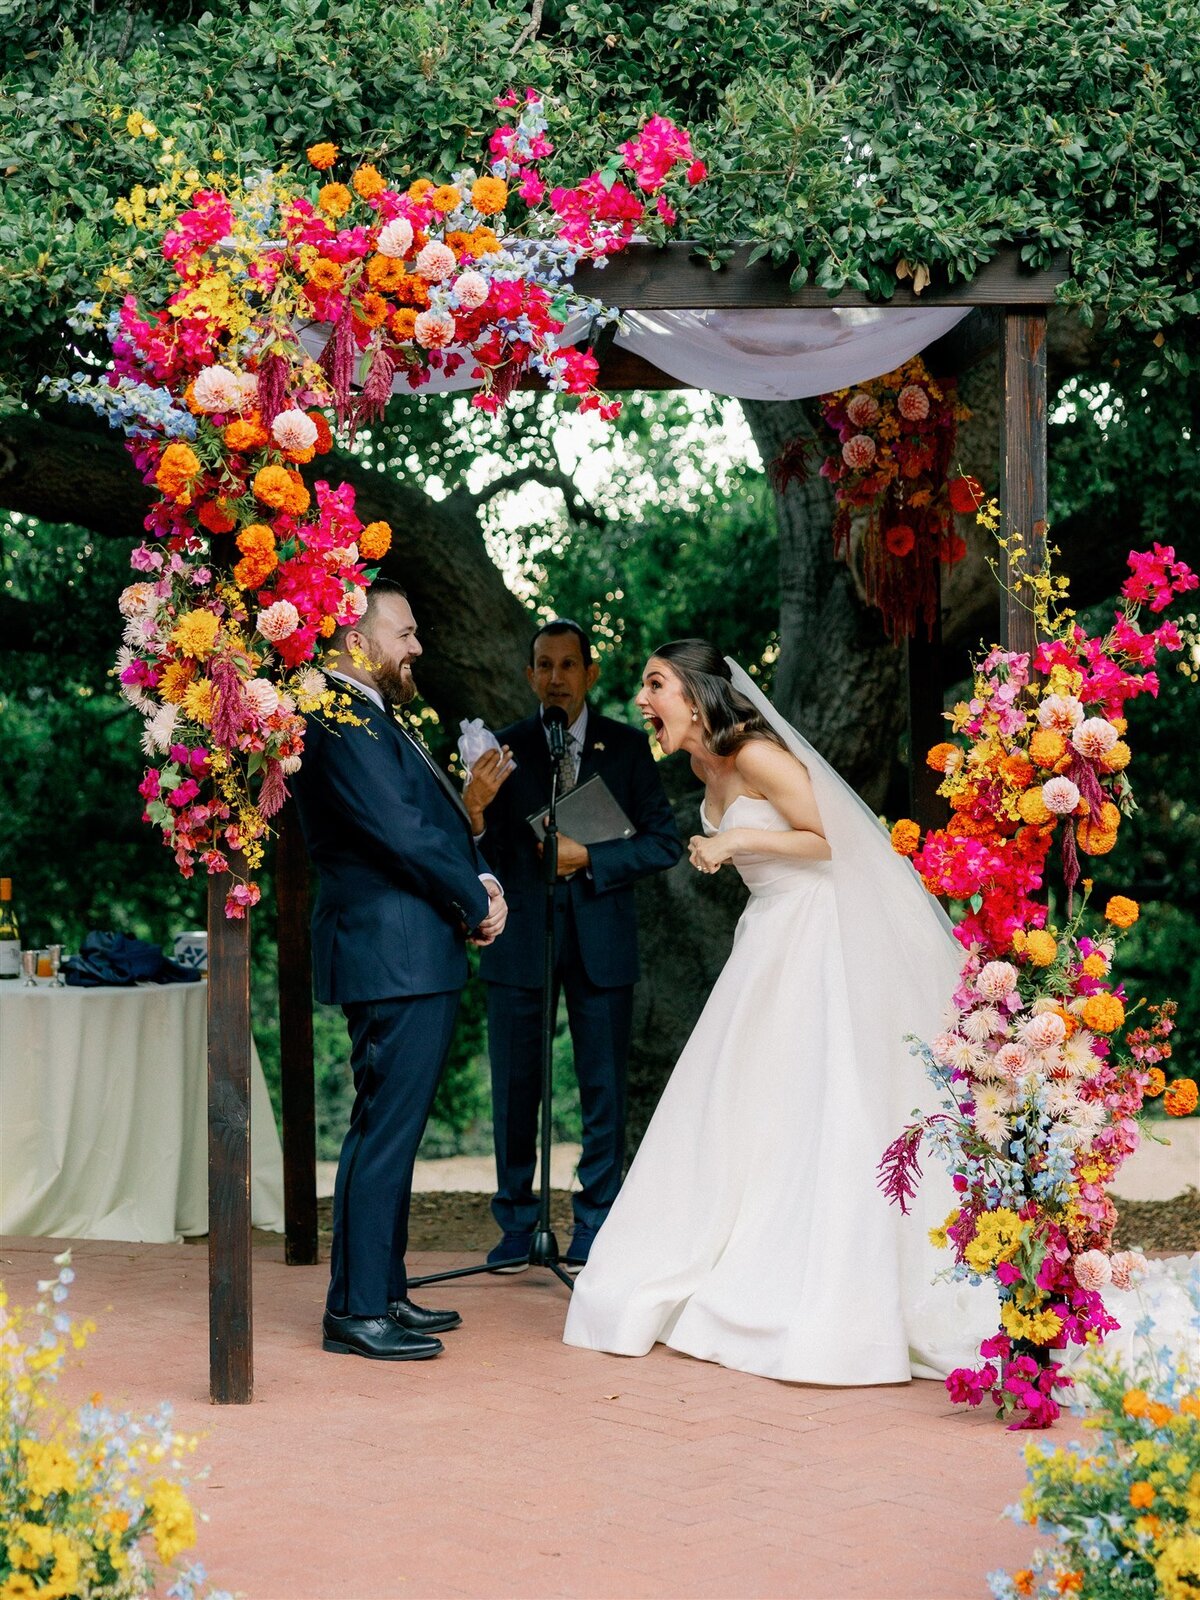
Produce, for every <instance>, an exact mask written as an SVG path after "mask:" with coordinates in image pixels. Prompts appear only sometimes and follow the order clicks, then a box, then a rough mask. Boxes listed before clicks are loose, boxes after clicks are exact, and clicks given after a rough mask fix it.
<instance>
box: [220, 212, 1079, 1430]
mask: <svg viewBox="0 0 1200 1600" xmlns="http://www.w3.org/2000/svg"><path fill="white" fill-rule="evenodd" d="M751 251H752V247H751V246H749V245H744V246H741V247H739V248H738V249H737V250H735V252H734V254H733V256H732V258H731V259H730V260H729V261H728V262H727V263H726V264H725V265H724V266H722V267H721V268H720V269H719V270H718V271H715V272H714V271H712V270H710V268H709V267H708V265H707V263H705V262H704V261H703V260H700V259H698V258H697V257H696V256H695V254H694V252H693V249H692V246H691V245H689V244H686V243H682V244H670V245H667V246H666V247H665V248H663V249H658V248H655V247H652V246H649V245H635V246H632V247H630V248H629V249H628V250H626V251H625V252H624V253H623V254H621V255H618V256H615V257H613V258H612V260H611V261H610V262H609V263H608V265H607V266H606V267H605V269H604V271H603V273H598V272H596V270H595V268H593V267H591V266H588V265H584V266H581V267H580V268H579V270H578V272H577V275H576V283H577V285H578V287H579V288H580V290H581V291H583V292H584V293H585V294H586V293H592V294H594V295H595V296H596V297H597V298H601V299H603V300H604V302H605V303H606V304H608V305H614V306H619V307H620V308H621V309H622V310H629V311H637V310H642V311H661V310H717V309H728V310H733V309H743V310H751V309H754V310H785V309H792V310H796V311H801V312H802V311H804V310H827V309H829V308H839V307H873V308H876V309H882V310H885V311H886V310H887V309H888V307H889V306H891V307H892V308H896V307H912V306H965V307H969V308H971V309H972V315H971V316H970V317H968V318H966V319H964V321H963V322H962V323H961V324H960V325H959V327H958V328H957V329H956V330H954V332H953V333H951V334H950V335H948V336H947V338H946V339H945V340H942V341H939V364H940V365H941V366H942V368H943V369H945V368H951V369H953V368H954V367H956V365H958V364H959V363H961V362H963V361H964V360H965V359H967V353H968V352H970V355H971V356H973V357H977V356H978V355H979V354H981V353H982V352H983V350H984V349H986V348H987V347H988V345H989V344H990V343H992V342H996V341H998V343H999V346H1000V381H1001V388H1002V396H1001V399H1002V406H1001V439H1000V447H1001V449H1000V459H1001V482H1000V503H1001V510H1002V514H1003V517H1004V522H1005V526H1006V528H1008V529H1015V530H1018V531H1020V532H1021V533H1022V534H1023V535H1024V548H1025V551H1026V555H1025V558H1024V559H1025V560H1026V561H1028V562H1031V563H1033V564H1034V565H1036V564H1037V563H1038V562H1039V561H1040V557H1041V552H1042V550H1043V549H1044V543H1045V531H1046V495H1047V490H1046V357H1045V345H1046V313H1047V309H1048V307H1049V306H1050V304H1051V303H1052V302H1053V299H1054V295H1055V290H1056V289H1057V287H1058V285H1059V284H1060V283H1062V282H1063V281H1064V279H1065V277H1066V268H1065V262H1062V261H1058V262H1056V263H1055V264H1054V266H1053V267H1051V268H1049V269H1043V270H1038V271H1028V270H1027V269H1026V268H1025V267H1024V266H1023V264H1022V262H1021V259H1020V251H1019V249H1018V248H1017V247H1016V246H1010V247H1008V248H1007V249H1004V250H1002V251H1000V252H999V253H998V254H997V255H996V257H995V258H994V259H993V260H992V261H990V262H988V263H987V264H985V265H984V266H982V267H980V269H979V271H978V272H977V273H976V275H975V276H974V277H973V278H972V279H970V280H969V281H967V282H963V283H958V284H950V283H948V282H946V281H945V280H944V279H943V280H939V279H938V278H937V277H936V276H935V278H934V279H933V281H932V282H931V283H930V284H929V285H928V287H926V288H925V290H924V292H923V293H922V294H921V295H920V296H919V297H918V296H916V295H915V294H914V293H913V291H912V287H911V279H907V280H905V281H903V282H901V283H900V284H899V285H898V287H897V290H896V294H895V297H894V299H893V300H891V301H889V302H885V303H884V304H883V305H882V306H881V305H880V303H879V302H878V301H875V300H872V299H871V298H870V297H869V296H868V295H866V294H864V293H863V292H861V291H860V290H856V289H847V290H843V291H842V292H841V293H839V294H837V295H834V296H833V297H830V296H829V295H828V294H826V293H825V291H824V290H823V289H819V288H816V287H814V286H812V285H811V284H806V285H803V286H801V287H798V288H793V287H792V285H791V281H790V275H789V273H788V272H787V271H786V269H781V268H777V267H774V266H772V265H771V264H770V263H769V262H768V261H766V260H760V261H757V262H751V261H750V259H749V258H750V255H751ZM599 383H600V387H602V388H608V389H678V388H683V387H686V385H684V384H681V383H680V382H679V381H678V380H677V379H675V378H672V377H670V376H669V375H668V374H667V373H664V372H661V371H659V369H658V368H656V367H654V366H652V365H651V364H650V363H649V362H647V361H644V360H642V359H640V358H638V357H636V356H633V355H631V354H629V353H628V352H625V351H622V350H620V349H619V348H617V347H612V348H610V349H609V350H608V351H607V353H606V354H605V355H604V357H603V358H602V360H601V367H600V378H599ZM1014 575H1015V574H1013V573H1012V572H1011V571H1010V572H1009V573H1008V574H1006V578H1007V580H1008V590H1009V592H1008V593H1007V594H1006V597H1005V603H1004V608H1003V617H1002V637H1003V639H1004V642H1005V644H1006V646H1007V648H1009V649H1012V650H1026V649H1029V648H1031V646H1032V643H1033V632H1032V621H1031V619H1030V617H1029V615H1028V613H1027V612H1026V611H1025V610H1024V608H1023V607H1021V606H1020V605H1018V604H1017V603H1016V601H1015V600H1014V598H1013V596H1012V594H1011V578H1012V576H1014ZM908 711H909V740H910V749H911V751H912V752H913V759H912V761H911V774H912V790H913V814H914V816H915V817H916V818H917V820H918V821H921V822H922V823H924V822H926V821H928V820H929V819H930V817H931V815H933V814H934V812H933V807H934V806H935V805H936V796H935V790H936V786H937V781H938V780H937V776H936V774H933V773H931V772H929V771H927V770H926V769H925V767H924V763H923V762H921V761H920V760H919V759H918V758H917V756H916V752H918V751H920V750H923V749H925V748H927V747H928V746H929V745H932V744H935V743H936V742H937V740H938V738H939V737H940V733H941V728H942V723H941V677H940V670H939V641H938V639H937V637H935V638H934V639H933V640H932V641H927V640H925V639H924V638H923V637H920V636H918V638H916V639H914V640H913V641H911V642H910V644H909V646H908ZM280 822H281V827H280V837H279V852H278V858H277V867H276V892H277V903H278V941H279V1011H280V1055H281V1061H282V1079H283V1152H284V1204H285V1218H286V1237H285V1255H286V1259H287V1261H288V1262H289V1263H291V1264H294V1265H306V1264H312V1263H313V1262H315V1261H316V1259H317V1205H316V1145H315V1106H314V1082H313V1049H312V974H311V964H310V959H309V944H308V877H307V872H308V869H307V862H306V859H305V855H304V847H303V842H302V841H301V839H300V836H299V829H298V827H297V825H296V821H295V817H294V814H293V812H292V809H291V808H290V807H288V808H286V809H285V811H284V813H283V814H282V816H281V818H280ZM220 882H221V880H219V879H214V880H212V882H211V884H210V895H209V1347H210V1380H209V1382H210V1393H211V1397H212V1399H213V1401H214V1403H217V1404H245V1403H247V1402H248V1401H249V1400H250V1399H251V1398H252V1396H253V1387H254V1378H253V1315H252V1275H251V1261H250V1203H249V1196H250V1138H249V1130H250V1024H249V1008H250V993H249V971H250V968H249V961H250V945H249V929H248V922H247V921H242V922H231V921H228V920H227V919H226V918H225V916H224V913H223V904H224V890H223V887H222V888H221V889H220V890H219V892H218V888H217V886H218V885H219V884H220Z"/></svg>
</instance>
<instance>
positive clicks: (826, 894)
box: [564, 663, 998, 1384]
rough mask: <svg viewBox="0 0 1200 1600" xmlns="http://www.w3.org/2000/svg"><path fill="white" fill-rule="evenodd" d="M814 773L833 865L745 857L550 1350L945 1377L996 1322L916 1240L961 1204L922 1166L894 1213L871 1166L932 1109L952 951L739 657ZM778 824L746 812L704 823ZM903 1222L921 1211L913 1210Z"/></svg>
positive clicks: (850, 801)
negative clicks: (742, 897) (715, 956)
mask: <svg viewBox="0 0 1200 1600" xmlns="http://www.w3.org/2000/svg"><path fill="white" fill-rule="evenodd" d="M731 666H732V667H733V673H734V683H735V685H736V687H737V688H738V689H739V690H741V691H742V692H743V693H744V694H747V695H748V696H749V697H750V698H752V699H753V700H754V702H755V704H756V706H757V707H758V708H759V709H760V710H762V712H763V714H764V716H766V717H767V719H768V720H769V721H770V722H771V724H772V725H773V726H774V727H776V729H777V730H778V731H779V732H780V734H781V736H783V737H784V738H785V739H786V741H787V743H788V745H789V746H790V747H791V748H792V750H793V753H794V754H796V756H797V757H798V759H800V760H801V761H803V762H804V764H805V766H806V768H807V770H808V773H809V776H810V778H811V780H812V784H813V791H814V794H815V797H816V801H817V806H818V809H819V811H820V814H821V818H822V826H823V828H824V830H825V835H826V838H827V840H828V841H829V845H830V851H831V857H832V859H831V860H829V861H820V862H817V861H798V860H795V859H791V860H787V859H784V858H782V857H777V856H769V855H737V856H735V857H734V859H733V865H734V866H735V867H736V869H737V871H738V872H739V873H740V875H741V877H742V879H743V880H744V882H745V884H746V886H747V888H748V889H749V891H750V897H749V900H748V902H747V905H746V909H745V911H744V912H743V914H742V917H741V920H740V922H739V923H738V927H737V931H736V934H735V937H734V944H733V949H732V951H731V953H730V956H729V959H728V961H727V963H726V965H725V967H724V969H723V970H722V972H721V974H720V976H719V977H718V979H717V982H716V984H715V986H714V988H713V991H712V993H711V995H710V996H709V999H708V1002H707V1004H706V1005H705V1007H704V1011H703V1013H702V1014H701V1017H700V1020H699V1021H698V1023H697V1024H696V1028H695V1030H694V1032H693V1033H692V1036H691V1038H690V1039H689V1040H688V1042H687V1045H686V1046H685V1048H684V1051H683V1054H682V1055H681V1056H680V1058H679V1061H678V1063H677V1065H676V1067H675V1070H674V1072H673V1074H672V1076H671V1079H670V1081H669V1082H668V1084H667V1086H666V1089H665V1090H664V1092H663V1096H662V1099H661V1101H660V1103H659V1106H658V1109H657V1110H656V1112H655V1114H654V1117H653V1119H652V1120H651V1123H650V1126H649V1128H648V1129H647V1131H646V1134H645V1137H644V1139H643V1141H642V1145H641V1148H640V1149H639V1151H638V1154H637V1157H636V1159H635V1160H634V1162H633V1165H632V1167H631V1168H630V1171H629V1175H628V1177H627V1178H626V1180H625V1183H624V1186H623V1187H622V1189H621V1192H620V1194H619V1195H618V1196H617V1200H616V1203H615V1204H614V1206H613V1208H612V1211H611V1213H610V1214H609V1217H608V1220H607V1221H606V1222H605V1224H604V1226H603V1228H602V1229H601V1230H600V1233H599V1234H598V1236H597V1238H596V1240H595V1243H594V1244H593V1246H592V1251H591V1257H590V1259H589V1261H588V1264H587V1266H586V1267H585V1268H584V1269H583V1271H582V1272H581V1273H580V1275H579V1277H578V1278H577V1279H576V1282H575V1290H574V1294H573V1295H572V1298H571V1306H570V1310H569V1313H568V1316H567V1323H566V1328H565V1331H564V1339H565V1340H566V1342H567V1343H568V1344H572V1345H579V1346H583V1347H585V1348H588V1349H594V1350H607V1351H611V1352H615V1353H617V1354H621V1355H644V1354H645V1353H646V1352H647V1351H648V1350H649V1349H650V1348H651V1347H652V1346H653V1345H654V1344H655V1343H656V1342H661V1343H663V1344H666V1345H669V1346H670V1347H671V1348H672V1349H675V1350H679V1351H683V1352H685V1353H687V1354H688V1355H692V1356H698V1357H700V1358H702V1359H704V1360H708V1361H716V1362H720V1363H721V1364H722V1365H724V1366H728V1367H735V1368H738V1369H739V1370H741V1371H745V1372H754V1373H761V1374H762V1375H764V1376H766V1377H771V1378H782V1379H789V1380H792V1381H795V1382H804V1383H819V1384H874V1383H899V1382H905V1381H907V1380H908V1378H909V1377H910V1376H920V1377H941V1376H944V1375H945V1374H946V1373H947V1372H948V1371H950V1370H951V1368H952V1367H955V1366H958V1365H961V1364H963V1363H965V1362H969V1361H971V1360H972V1358H973V1356H974V1353H975V1350H976V1348H977V1345H978V1341H979V1339H980V1338H982V1337H985V1336H986V1335H987V1334H988V1333H990V1332H992V1331H994V1330H995V1328H996V1326H997V1311H998V1307H997V1303H996V1297H995V1294H994V1291H992V1290H990V1289H984V1288H975V1289H972V1288H970V1287H969V1286H968V1285H966V1284H950V1283H944V1282H943V1283H938V1284H935V1283H934V1282H933V1279H934V1275H935V1274H936V1273H937V1272H939V1271H940V1270H942V1269H944V1268H945V1267H946V1266H947V1265H948V1264H949V1261H948V1257H947V1256H946V1255H945V1254H944V1253H941V1252H938V1251H935V1250H934V1248H933V1247H932V1245H930V1243H929V1241H928V1236H927V1233H928V1229H929V1228H930V1227H931V1226H933V1225H934V1224H935V1223H940V1222H941V1221H942V1220H943V1219H944V1218H945V1216H946V1214H947V1212H948V1211H950V1210H951V1209H952V1208H953V1205H954V1194H953V1191H952V1189H951V1186H950V1182H949V1178H948V1177H947V1176H946V1174H945V1172H944V1170H943V1169H942V1167H941V1165H940V1164H939V1163H938V1162H937V1161H936V1160H933V1159H930V1160H928V1161H927V1162H926V1171H925V1177H924V1180H923V1181H922V1183H921V1186H920V1191H919V1193H918V1196H917V1198H916V1201H915V1202H914V1205H913V1208H912V1211H910V1214H909V1215H908V1216H903V1215H901V1213H900V1211H899V1209H898V1208H896V1207H894V1206H892V1205H890V1204H889V1203H888V1201H887V1200H886V1199H885V1197H884V1195H883V1194H882V1193H881V1192H880V1190H879V1188H878V1187H877V1182H876V1175H877V1168H878V1163H879V1160H880V1157H881V1155H882V1154H883V1151H884V1150H885V1149H886V1147H887V1146H888V1144H890V1143H891V1141H892V1140H893V1139H894V1138H895V1137H896V1135H897V1134H898V1133H899V1132H900V1130H901V1128H902V1127H903V1126H904V1125H905V1123H907V1122H909V1121H911V1120H912V1119H913V1113H914V1111H915V1110H916V1108H918V1107H919V1108H921V1109H922V1110H926V1109H932V1108H933V1106H934V1105H935V1104H936V1096H935V1094H934V1091H933V1089H932V1086H931V1085H930V1084H929V1083H928V1082H927V1080H926V1079H925V1075H924V1070H923V1068H922V1065H921V1062H920V1060H919V1059H917V1058H915V1057H914V1056H912V1055H911V1054H910V1052H909V1047H908V1045H907V1044H906V1042H905V1035H906V1034H916V1035H917V1036H919V1037H921V1038H924V1039H928V1038H930V1037H932V1035H933V1034H934V1033H936V1032H937V1031H938V1030H939V1029H940V1027H941V1025H942V1023H941V1017H942V1013H943V1011H944V1010H945V1007H946V1005H947V1002H948V1001H949V998H950V996H951V994H952V992H953V990H954V987H955V984H956V981H957V972H958V967H959V964H960V961H961V956H962V951H961V949H960V947H959V946H958V945H957V943H956V942H955V940H954V938H953V936H952V934H951V931H950V924H949V922H948V921H947V919H946V918H945V916H944V914H943V912H942V911H941V908H940V906H938V905H937V902H936V901H934V900H933V899H931V897H930V896H929V895H928V894H927V893H926V892H925V890H924V888H923V887H922V886H921V884H920V882H919V880H918V879H917V876H916V874H915V872H914V871H913V869H912V867H911V865H910V864H909V863H908V862H906V861H903V860H901V859H900V857H898V856H896V855H895V854H894V853H893V852H892V850H891V848H890V845H889V843H888V838H887V834H886V833H885V832H884V830H883V829H882V828H881V827H880V825H879V822H878V820H877V819H876V818H875V817H874V816H873V815H872V813H871V812H870V811H869V810H868V809H867V807H866V806H865V805H863V803H862V802H861V801H860V800H859V799H858V797H857V796H856V795H854V794H853V791H852V790H850V789H849V788H848V786H847V785H846V784H845V783H844V782H843V781H842V779H841V778H839V777H838V776H837V774H836V773H835V772H834V771H833V769H832V768H831V767H829V765H828V763H826V762H825V761H824V760H823V758H822V757H821V756H820V755H818V753H817V752H816V751H815V750H813V749H812V747H811V746H810V745H808V744H807V742H806V741H804V740H803V739H802V738H801V737H800V736H799V735H798V734H797V733H796V731H795V730H794V729H793V728H791V727H790V725H789V724H787V723H786V722H784V721H783V719H782V718H780V717H779V716H778V713H776V712H775V711H774V708H773V707H771V706H770V705H769V702H767V701H766V700H765V699H763V697H762V695H761V694H760V693H759V691H758V689H757V687H756V686H755V685H754V684H753V683H752V682H751V680H749V679H748V678H747V677H746V676H745V674H744V673H742V672H741V671H740V669H739V668H737V667H736V666H735V665H734V664H732V663H731ZM701 818H702V825H703V826H704V830H705V832H706V833H713V832H717V831H721V830H724V829H726V828H731V827H737V826H741V827H748V828H754V829H779V830H784V829H787V828H788V827H789V824H788V822H787V821H786V820H785V818H784V817H782V816H781V815H780V814H779V812H778V811H777V810H776V809H775V807H774V806H773V805H772V804H771V803H770V802H769V801H767V800H764V799H760V798H755V797H753V796H748V795H741V796H738V797H737V798H736V799H735V800H734V801H733V802H732V803H731V804H730V805H729V807H728V809H727V810H726V812H725V814H724V816H723V817H722V818H721V819H720V825H719V829H716V828H714V827H713V826H712V825H711V824H710V823H709V821H708V818H707V817H706V816H705V815H704V813H703V812H702V813H701ZM914 1211H915V1215H914V1214H913V1212H914Z"/></svg>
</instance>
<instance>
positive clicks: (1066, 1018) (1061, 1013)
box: [1053, 1006, 1079, 1039]
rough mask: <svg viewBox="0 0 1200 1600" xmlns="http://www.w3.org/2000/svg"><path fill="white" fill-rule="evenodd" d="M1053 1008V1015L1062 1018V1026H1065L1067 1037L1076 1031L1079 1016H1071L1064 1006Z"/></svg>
mask: <svg viewBox="0 0 1200 1600" xmlns="http://www.w3.org/2000/svg"><path fill="white" fill-rule="evenodd" d="M1053 1010H1054V1014H1055V1016H1058V1017H1061V1018H1062V1020H1063V1027H1064V1028H1066V1030H1067V1038H1068V1039H1069V1038H1070V1037H1071V1035H1072V1034H1073V1033H1075V1032H1077V1031H1078V1028H1079V1018H1078V1017H1074V1016H1072V1015H1071V1013H1070V1012H1069V1011H1068V1010H1067V1008H1066V1006H1054V1007H1053Z"/></svg>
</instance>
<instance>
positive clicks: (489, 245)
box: [471, 228, 500, 256]
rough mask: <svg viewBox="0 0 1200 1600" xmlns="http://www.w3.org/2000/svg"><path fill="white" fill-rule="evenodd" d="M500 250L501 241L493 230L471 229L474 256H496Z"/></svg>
mask: <svg viewBox="0 0 1200 1600" xmlns="http://www.w3.org/2000/svg"><path fill="white" fill-rule="evenodd" d="M499 249H500V241H499V239H498V238H497V237H496V235H495V233H493V231H492V229H491V228H472V229H471V254H472V255H474V256H494V255H495V254H496V252H497V250H499Z"/></svg>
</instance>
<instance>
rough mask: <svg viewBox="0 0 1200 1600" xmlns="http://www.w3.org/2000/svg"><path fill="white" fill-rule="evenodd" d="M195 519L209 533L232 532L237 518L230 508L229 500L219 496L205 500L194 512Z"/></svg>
mask: <svg viewBox="0 0 1200 1600" xmlns="http://www.w3.org/2000/svg"><path fill="white" fill-rule="evenodd" d="M196 519H197V521H198V522H199V523H200V526H201V527H202V528H207V529H208V531H209V533H232V532H233V530H234V528H236V527H237V518H236V517H235V516H234V514H233V512H232V511H231V510H230V506H229V501H228V500H225V499H222V498H221V497H220V496H218V497H217V499H215V500H205V501H204V502H203V503H202V504H201V506H200V508H199V510H198V511H197V512H196Z"/></svg>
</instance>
